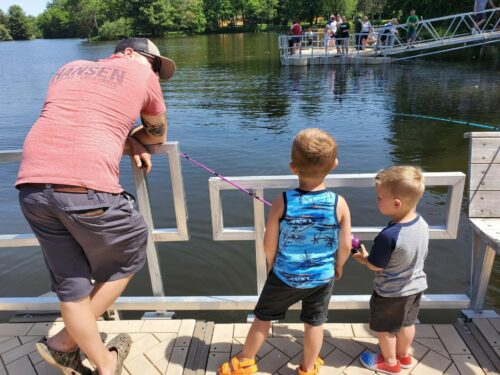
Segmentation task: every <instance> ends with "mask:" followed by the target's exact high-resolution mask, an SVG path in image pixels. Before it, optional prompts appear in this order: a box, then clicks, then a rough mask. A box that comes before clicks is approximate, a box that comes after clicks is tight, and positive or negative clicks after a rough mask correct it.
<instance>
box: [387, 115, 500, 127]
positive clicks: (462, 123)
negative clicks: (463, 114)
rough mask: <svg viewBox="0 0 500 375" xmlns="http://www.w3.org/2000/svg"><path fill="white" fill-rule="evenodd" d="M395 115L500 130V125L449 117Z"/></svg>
mask: <svg viewBox="0 0 500 375" xmlns="http://www.w3.org/2000/svg"><path fill="white" fill-rule="evenodd" d="M395 115H396V116H405V117H415V118H424V119H427V120H435V121H443V122H451V123H454V124H460V125H467V126H475V127H477V128H483V129H490V130H500V127H498V126H493V125H484V124H478V123H476V122H469V121H461V120H452V119H449V118H441V117H433V116H425V115H414V114H411V113H395Z"/></svg>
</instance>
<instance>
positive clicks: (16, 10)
mask: <svg viewBox="0 0 500 375" xmlns="http://www.w3.org/2000/svg"><path fill="white" fill-rule="evenodd" d="M7 27H8V28H9V31H10V35H11V36H12V39H14V40H26V39H29V38H31V34H30V30H29V20H28V17H26V14H25V13H24V10H23V8H21V7H20V6H19V5H12V6H11V7H10V8H9V11H8V20H7Z"/></svg>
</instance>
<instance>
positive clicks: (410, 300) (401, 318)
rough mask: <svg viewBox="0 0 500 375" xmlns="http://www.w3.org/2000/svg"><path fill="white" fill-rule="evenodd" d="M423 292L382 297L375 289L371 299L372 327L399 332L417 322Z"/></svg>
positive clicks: (375, 329) (382, 330)
mask: <svg viewBox="0 0 500 375" xmlns="http://www.w3.org/2000/svg"><path fill="white" fill-rule="evenodd" d="M421 297H422V292H420V293H416V294H412V295H410V296H405V297H382V296H381V295H379V294H377V292H375V291H373V294H372V298H371V299H370V329H371V330H373V331H375V332H391V333H398V332H399V330H400V329H401V328H402V327H409V326H412V325H413V324H415V321H416V320H417V315H418V311H419V309H420V298H421Z"/></svg>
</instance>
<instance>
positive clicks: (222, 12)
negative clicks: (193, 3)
mask: <svg viewBox="0 0 500 375" xmlns="http://www.w3.org/2000/svg"><path fill="white" fill-rule="evenodd" d="M204 13H205V19H206V22H207V23H206V28H207V29H208V30H217V29H219V28H220V27H221V26H222V23H223V22H224V21H227V20H229V19H231V16H232V14H233V8H232V6H231V1H230V0H205V1H204Z"/></svg>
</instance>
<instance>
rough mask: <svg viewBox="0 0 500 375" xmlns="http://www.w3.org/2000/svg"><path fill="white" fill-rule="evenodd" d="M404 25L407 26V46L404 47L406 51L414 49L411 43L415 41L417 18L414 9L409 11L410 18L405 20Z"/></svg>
mask: <svg viewBox="0 0 500 375" xmlns="http://www.w3.org/2000/svg"><path fill="white" fill-rule="evenodd" d="M406 24H407V25H408V39H407V42H408V44H407V45H406V49H408V48H415V47H414V46H413V43H414V42H415V40H416V39H417V24H418V16H416V15H415V9H412V10H411V11H410V16H409V17H408V18H407V19H406Z"/></svg>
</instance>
